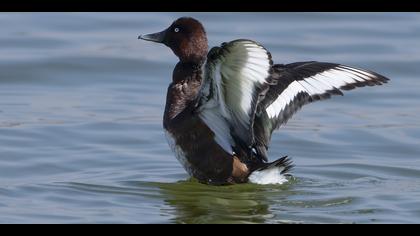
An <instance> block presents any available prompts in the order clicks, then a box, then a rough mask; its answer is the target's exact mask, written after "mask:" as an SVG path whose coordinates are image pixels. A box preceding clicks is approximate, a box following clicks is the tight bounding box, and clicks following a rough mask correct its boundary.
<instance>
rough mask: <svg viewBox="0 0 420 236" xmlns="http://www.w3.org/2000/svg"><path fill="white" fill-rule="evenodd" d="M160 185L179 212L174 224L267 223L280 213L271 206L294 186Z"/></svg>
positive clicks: (186, 183) (174, 209)
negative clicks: (272, 209) (271, 208)
mask: <svg viewBox="0 0 420 236" xmlns="http://www.w3.org/2000/svg"><path fill="white" fill-rule="evenodd" d="M157 185H158V186H159V188H160V190H161V194H162V195H163V196H164V198H165V203H166V204H167V205H168V206H170V207H171V208H172V210H171V211H175V212H171V214H172V215H173V216H174V218H173V219H172V220H173V222H174V223H265V222H266V221H267V220H269V219H272V218H274V217H275V214H278V213H279V212H278V211H277V212H276V213H274V212H272V211H271V210H270V206H271V205H272V204H273V203H274V202H278V201H282V200H284V199H285V198H286V197H287V196H288V195H290V194H291V192H290V191H288V189H289V187H290V184H285V185H271V186H262V185H255V184H241V185H231V186H208V185H203V184H200V183H198V182H196V181H194V180H188V181H180V182H177V183H159V184H157ZM164 209H165V208H164Z"/></svg>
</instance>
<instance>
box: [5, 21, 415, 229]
mask: <svg viewBox="0 0 420 236" xmlns="http://www.w3.org/2000/svg"><path fill="white" fill-rule="evenodd" d="M183 15H190V16H191V15H192V16H194V17H196V18H198V19H199V20H201V21H202V22H203V23H204V24H205V26H206V29H207V33H208V36H209V43H210V45H211V46H216V45H219V44H220V43H221V42H223V41H229V40H232V39H236V38H250V39H253V40H256V41H259V42H260V43H262V44H263V45H265V46H266V48H268V49H269V50H270V51H271V53H272V55H273V58H274V60H275V62H276V63H290V62H295V61H305V60H318V61H330V62H338V63H343V64H348V65H353V66H358V67H362V68H368V69H371V70H374V71H378V72H380V73H382V74H384V75H386V76H388V77H390V78H391V82H390V83H389V84H387V85H385V86H381V87H372V88H361V89H358V90H355V91H351V92H348V93H346V95H345V96H344V97H334V99H331V100H328V101H323V102H318V103H313V104H310V105H307V106H305V107H304V108H303V109H302V110H301V111H300V112H299V113H297V114H296V115H295V116H294V117H293V119H291V120H290V121H289V123H288V124H287V125H286V126H285V127H283V128H282V129H281V130H279V131H278V132H276V133H275V135H274V136H273V140H272V144H271V149H270V159H271V160H274V159H277V158H279V157H281V156H284V155H289V156H290V157H292V158H293V160H294V163H295V165H296V168H295V169H294V172H293V173H294V178H293V179H292V180H291V181H290V182H289V183H287V184H285V185H281V186H276V185H268V186H258V185H253V184H244V185H235V186H224V187H215V186H206V185H202V184H199V183H197V182H195V181H194V180H189V179H188V176H187V174H186V172H185V171H184V170H183V169H182V167H181V165H180V164H178V162H177V161H176V159H175V158H174V156H173V155H172V154H171V152H170V150H169V147H168V146H167V144H166V141H165V138H164V133H163V131H162V125H161V123H162V114H163V109H164V102H165V96H166V89H167V85H168V83H169V81H170V79H171V73H172V69H173V66H174V64H175V63H176V57H175V56H174V55H172V53H171V52H170V50H168V49H167V48H165V47H164V46H162V45H157V44H152V43H150V42H144V41H139V40H137V36H138V35H139V34H143V33H151V32H157V31H160V30H162V29H164V28H166V27H167V26H168V24H169V23H170V22H172V21H173V20H174V19H176V18H177V17H179V16H183ZM0 28H1V29H2V31H1V33H0V223H420V159H419V158H420V93H419V91H420V79H419V74H420V14H417V13H205V14H190V13H7V14H6V13H2V14H0Z"/></svg>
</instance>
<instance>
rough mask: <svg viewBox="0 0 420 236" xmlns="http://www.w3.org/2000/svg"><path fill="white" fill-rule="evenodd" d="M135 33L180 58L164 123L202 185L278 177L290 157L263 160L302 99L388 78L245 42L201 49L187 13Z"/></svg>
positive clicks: (202, 38) (203, 43)
mask: <svg viewBox="0 0 420 236" xmlns="http://www.w3.org/2000/svg"><path fill="white" fill-rule="evenodd" d="M141 38H142V39H145V40H149V41H155V42H160V43H164V44H165V45H167V46H168V47H170V48H171V49H172V50H173V52H174V53H175V54H176V55H177V56H178V57H179V59H180V62H178V64H177V65H176V66H175V69H174V72H173V76H172V83H171V84H170V85H169V88H168V92H167V100H166V107H165V113H164V120H163V126H164V129H165V131H166V135H167V138H168V142H169V144H170V146H171V148H172V150H173V151H174V152H175V154H176V157H177V159H178V160H179V161H180V162H181V163H182V164H183V166H184V168H185V169H186V170H187V172H188V173H189V174H190V175H191V176H193V177H195V178H197V179H198V180H199V181H200V182H203V183H209V184H229V183H244V182H248V181H250V180H251V181H252V182H256V183H278V182H282V181H283V180H284V178H283V175H284V174H286V173H287V171H288V170H289V169H290V168H291V167H292V165H291V162H290V160H289V159H288V158H287V157H283V158H280V159H278V160H277V161H274V162H272V163H268V162H267V159H268V158H267V150H268V146H269V142H270V139H271V134H272V132H273V131H274V130H275V129H276V128H278V127H279V126H280V125H281V124H284V123H286V122H287V120H288V119H289V118H290V117H291V116H292V115H293V114H294V113H295V112H296V111H297V110H298V109H299V108H300V107H301V106H303V105H304V104H306V103H309V102H312V101H316V100H320V99H325V98H329V97H330V96H331V95H334V94H340V95H342V92H341V91H340V89H341V90H350V89H353V88H355V87H361V86H365V85H369V86H372V85H380V84H382V83H385V82H386V81H387V80H388V79H387V78H385V77H383V76H381V75H379V74H377V73H374V72H371V71H366V70H361V69H356V68H353V67H348V66H343V65H339V64H334V63H322V62H298V63H293V64H288V65H280V64H278V65H273V62H272V59H271V55H270V53H269V52H268V51H267V50H266V49H265V48H264V47H262V46H261V45H259V44H258V43H256V42H254V41H251V40H235V41H231V42H229V43H223V44H222V46H221V47H214V48H212V49H211V50H210V52H208V53H207V47H208V46H207V38H206V35H205V31H204V28H203V27H202V25H201V24H200V23H199V22H198V21H197V20H195V19H192V18H180V19H178V20H177V21H175V22H174V23H173V24H172V25H171V26H170V27H169V28H168V29H166V30H165V31H163V32H160V33H156V34H151V35H145V36H141ZM267 176H268V177H267Z"/></svg>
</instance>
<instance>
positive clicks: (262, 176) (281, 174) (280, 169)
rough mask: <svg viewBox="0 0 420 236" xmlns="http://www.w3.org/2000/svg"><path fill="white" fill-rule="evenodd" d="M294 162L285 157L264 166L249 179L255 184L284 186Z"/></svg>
mask: <svg viewBox="0 0 420 236" xmlns="http://www.w3.org/2000/svg"><path fill="white" fill-rule="evenodd" d="M293 166H294V165H293V164H292V160H291V159H290V158H289V157H288V156H284V157H282V158H280V159H278V160H276V161H273V162H271V163H265V164H264V166H262V167H260V168H258V169H256V170H255V171H253V172H252V173H251V174H250V175H249V177H248V179H249V181H250V182H251V183H255V184H283V183H285V182H287V178H286V177H287V176H290V174H289V172H290V170H291V169H292V168H293Z"/></svg>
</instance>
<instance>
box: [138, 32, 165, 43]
mask: <svg viewBox="0 0 420 236" xmlns="http://www.w3.org/2000/svg"><path fill="white" fill-rule="evenodd" d="M164 38H165V31H162V32H159V33H154V34H144V35H140V36H139V37H138V39H143V40H147V41H152V42H156V43H162V42H163V39H164Z"/></svg>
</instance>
